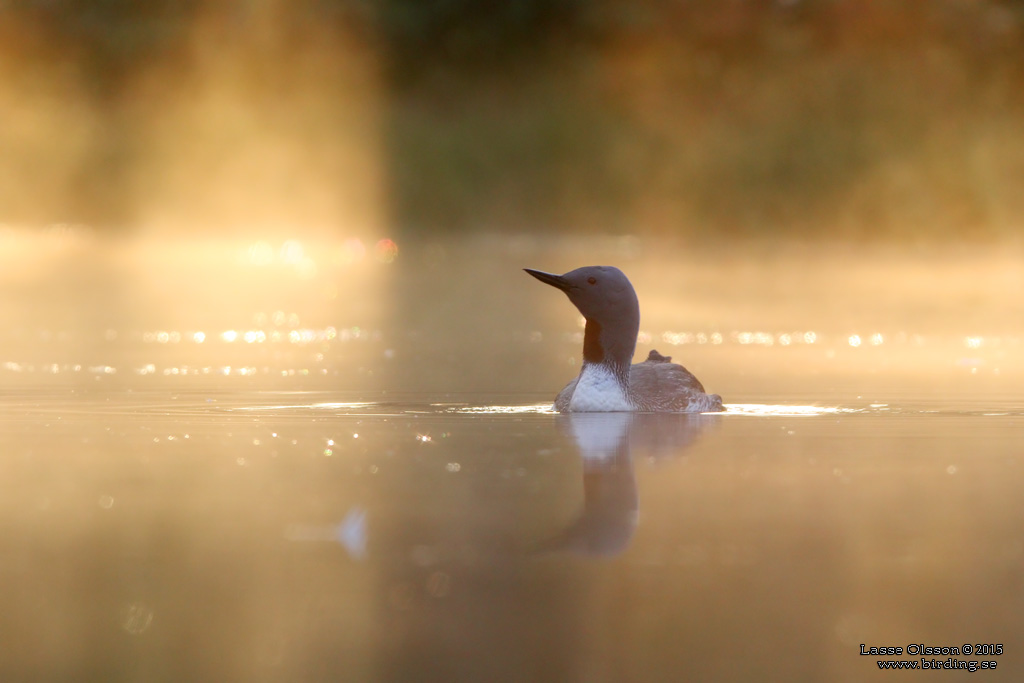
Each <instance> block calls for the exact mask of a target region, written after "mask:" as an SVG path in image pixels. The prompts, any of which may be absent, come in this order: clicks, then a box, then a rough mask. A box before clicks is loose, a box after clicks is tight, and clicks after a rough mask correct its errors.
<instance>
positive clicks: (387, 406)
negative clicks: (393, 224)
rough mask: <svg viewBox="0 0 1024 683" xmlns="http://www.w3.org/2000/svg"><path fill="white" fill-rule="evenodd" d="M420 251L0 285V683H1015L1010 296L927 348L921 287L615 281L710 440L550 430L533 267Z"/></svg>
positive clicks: (571, 328)
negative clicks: (989, 665)
mask: <svg viewBox="0 0 1024 683" xmlns="http://www.w3.org/2000/svg"><path fill="white" fill-rule="evenodd" d="M517 244H518V243H517ZM485 246H486V245H485ZM513 246H514V245H513ZM613 246H615V245H613ZM621 246H622V245H618V246H615V248H616V249H618V248H619V247H621ZM438 249H440V251H438ZM447 249H448V251H445V250H444V249H441V248H440V247H429V248H428V247H424V248H423V249H422V250H421V251H420V252H418V253H419V254H420V255H421V257H422V259H421V261H420V262H416V263H418V265H416V264H414V265H411V266H408V267H407V268H405V269H397V268H396V269H392V270H387V268H390V267H391V266H384V265H379V266H374V267H372V268H370V267H369V266H367V267H366V269H365V270H364V271H361V272H360V273H357V275H358V277H356V275H352V277H355V278H356V279H355V280H353V281H351V282H350V281H349V280H346V279H345V278H346V277H349V275H345V272H347V271H344V268H343V267H342V266H341V265H336V266H330V264H326V265H325V264H324V263H323V262H321V263H320V264H319V270H318V271H317V270H315V269H314V270H315V272H313V274H310V271H309V270H308V267H307V269H306V270H294V269H291V268H290V266H289V267H285V266H282V267H281V268H280V270H279V271H267V270H256V271H253V270H252V268H255V266H251V264H250V265H246V266H245V267H242V266H237V264H236V266H231V267H232V268H236V267H237V272H236V271H231V277H229V278H227V279H225V280H204V278H203V275H204V274H211V273H214V272H218V270H219V269H224V268H226V266H224V261H223V259H221V260H218V259H215V258H214V259H211V264H212V265H209V266H203V265H202V263H199V265H196V263H197V261H196V259H195V258H193V257H189V258H187V259H185V260H184V261H183V263H186V264H188V266H189V267H190V268H193V270H194V272H193V271H192V270H188V268H185V266H181V265H174V263H177V262H173V263H172V264H171V265H168V263H163V264H162V265H161V263H162V262H161V263H156V265H153V264H152V263H151V264H150V266H151V268H149V269H144V268H141V267H137V266H135V265H131V264H134V263H135V261H131V260H129V261H123V262H122V261H118V260H117V259H113V257H109V258H111V259H113V261H114V262H116V263H122V266H121V267H122V271H121V272H118V271H117V269H116V268H113V267H112V266H111V264H110V263H109V262H106V263H105V265H103V267H102V268H101V267H100V266H99V265H96V264H97V263H100V264H104V261H103V258H107V257H103V258H101V257H98V256H95V254H94V257H95V258H93V259H92V260H86V261H85V262H84V263H86V264H87V265H85V266H80V265H79V266H74V267H71V268H70V269H69V270H61V269H59V268H56V267H55V266H54V267H53V268H52V269H50V270H47V271H45V272H47V273H50V275H51V277H50V278H49V279H46V278H42V277H37V276H33V275H30V274H27V271H25V272H21V274H20V275H19V271H17V270H13V271H12V270H8V271H5V273H6V274H5V276H4V277H5V278H7V280H5V289H4V292H5V293H4V295H3V296H2V297H0V314H2V315H3V316H4V319H5V320H6V321H8V322H9V323H10V324H9V325H7V326H6V327H5V328H4V329H3V330H2V331H0V352H2V354H3V357H0V363H3V366H2V367H0V378H2V379H3V384H2V385H0V386H2V393H0V510H2V513H0V524H2V525H3V533H2V535H0V579H2V582H3V586H4V590H3V591H2V592H0V634H2V639H3V643H4V647H3V648H2V651H0V674H2V675H0V678H2V679H3V680H12V681H13V680H54V681H64V680H126V681H152V680H167V681H180V680H218V681H297V680H346V681H347V680H352V681H392V680H393V681H408V680H438V681H454V680H473V681H477V680H495V681H542V680H551V681H629V680H636V681H648V680H666V681H667V680H671V681H676V680H722V681H751V680H795V681H862V680H866V679H870V678H874V677H875V676H878V677H883V676H888V677H893V676H901V677H915V676H921V675H922V673H920V672H918V673H911V672H901V673H892V672H880V671H879V669H878V664H877V662H878V661H879V660H880V659H881V660H890V659H891V660H897V659H907V660H917V661H920V659H921V658H920V657H877V656H876V657H872V656H861V655H860V654H859V652H860V647H861V644H862V643H863V644H865V645H866V646H869V647H870V646H877V647H890V646H893V647H903V648H906V647H907V645H908V644H923V645H925V646H929V647H931V646H957V647H962V646H963V645H964V644H965V643H968V644H970V645H971V646H974V645H976V644H989V643H992V644H1002V646H1003V654H1001V655H998V656H996V655H992V656H981V655H961V656H959V657H953V659H957V660H962V661H964V662H967V661H971V662H976V661H996V662H997V663H998V666H997V669H996V670H995V671H979V672H977V673H973V674H972V673H969V672H967V671H966V670H958V671H945V672H943V673H941V674H939V673H936V672H932V673H931V674H930V675H931V677H932V678H934V677H938V676H941V677H942V679H943V680H976V679H977V680H1006V681H1009V680H1020V676H1021V672H1022V671H1024V652H1022V649H1024V646H1022V645H1021V642H1022V641H1024V616H1022V615H1024V575H1022V569H1024V507H1022V506H1021V505H1020V491H1021V490H1022V489H1024V461H1022V452H1021V443H1022V441H1021V436H1022V434H1024V399H1021V397H1020V394H1019V387H1020V386H1021V379H1022V374H1024V373H1022V372H1021V363H1020V361H1019V356H1020V353H1019V351H1020V347H1021V341H1020V340H1021V338H1022V335H1021V330H1020V329H1019V327H1017V322H1016V321H1017V320H1020V319H1021V318H1020V317H1012V316H1010V315H1009V314H1010V313H1014V312H1016V311H1017V310H1018V307H1019V303H1018V302H1017V299H1016V298H1015V296H1010V295H1009V294H999V295H994V298H992V299H991V300H990V299H986V298H985V292H989V291H993V290H992V288H991V285H992V280H991V278H997V279H1000V281H1002V280H1011V281H1012V280H1013V278H1015V277H1018V276H1019V272H1018V270H1017V269H1016V268H1017V266H1015V265H1006V264H1005V263H1004V265H1003V266H1001V268H1002V269H1001V270H1000V267H994V268H991V269H989V270H984V269H981V268H979V269H978V271H977V272H978V273H986V272H987V273H989V274H988V275H987V276H979V278H980V279H978V280H975V281H972V282H975V285H974V287H975V289H973V290H970V288H969V287H968V290H970V291H966V292H961V294H962V296H963V297H964V299H963V300H962V301H961V300H956V301H953V303H954V304H955V305H956V306H958V307H959V308H957V309H956V311H957V314H956V315H953V316H951V317H949V318H947V317H943V316H939V315H936V314H934V311H932V312H929V311H931V309H926V308H922V307H921V306H922V303H921V302H922V301H926V298H924V297H923V295H922V294H921V292H922V291H925V290H928V291H931V290H934V289H935V288H936V287H941V286H948V287H949V288H950V289H951V290H952V289H955V287H954V286H953V285H942V284H941V282H945V281H946V280H945V279H942V278H948V277H949V273H950V268H949V267H947V268H946V269H945V270H944V275H943V276H942V278H938V279H936V280H935V281H931V280H927V278H926V280H925V281H924V283H923V284H922V283H920V282H918V283H917V284H914V283H915V282H916V280H914V279H913V278H910V279H909V280H907V281H906V282H909V283H910V284H908V285H907V288H906V290H905V291H903V292H902V294H900V295H899V296H891V297H890V298H888V299H883V298H879V299H876V300H875V302H876V304H875V305H868V304H867V303H865V301H866V299H865V298H864V297H865V296H866V295H865V293H864V289H867V290H870V291H871V292H875V293H877V291H878V289H877V288H876V289H872V288H873V287H876V285H877V287H878V288H882V284H879V283H876V280H878V279H879V278H880V279H881V283H884V285H885V287H888V288H889V289H890V290H891V289H892V286H893V283H894V281H895V280H894V279H893V277H892V276H893V275H894V274H896V273H906V272H917V273H918V274H917V276H915V277H917V278H921V277H925V276H923V275H921V272H919V271H921V269H922V268H923V266H922V265H921V263H920V262H919V261H915V260H914V259H910V260H909V261H899V260H896V261H894V262H893V263H891V264H889V265H888V266H884V264H883V266H878V265H877V264H876V265H873V266H872V267H871V268H866V267H865V268H866V270H864V269H863V268H862V270H861V271H858V272H852V271H851V270H842V269H839V270H835V271H833V270H830V268H835V267H837V266H836V264H838V263H841V262H843V260H844V259H843V258H837V259H836V260H835V261H833V262H832V263H831V264H827V265H825V266H809V267H812V268H819V270H818V271H815V273H817V274H815V273H811V274H810V275H808V274H807V273H806V272H803V271H801V270H800V268H799V267H797V266H799V265H800V264H806V261H805V260H804V259H803V258H802V257H800V258H796V257H791V258H786V259H783V260H782V261H780V262H779V263H778V264H775V265H772V264H767V265H766V264H764V263H762V264H761V265H760V266H758V269H757V272H756V273H746V275H744V274H743V273H745V272H746V271H742V270H736V269H735V268H734V270H733V274H734V275H735V277H732V278H728V279H727V282H728V283H731V284H727V285H726V287H725V289H726V291H725V292H724V293H723V291H722V288H721V287H711V286H707V287H705V286H703V285H704V284H705V283H704V278H706V277H709V276H710V275H709V274H710V273H711V271H710V270H708V267H707V266H702V265H701V264H702V263H703V260H701V259H694V260H691V261H687V263H688V264H689V265H690V266H692V270H687V271H686V272H687V273H689V275H687V274H679V273H677V271H676V270H673V269H672V268H669V267H668V266H664V267H663V268H662V269H661V270H660V271H659V270H658V268H659V266H658V264H659V261H658V260H657V259H655V260H653V261H652V260H650V259H649V258H647V257H643V256H642V255H639V256H638V255H634V256H632V257H625V256H623V257H621V258H620V262H621V259H625V261H626V263H625V265H624V266H623V267H624V268H626V269H627V272H629V271H628V267H629V266H630V265H631V264H632V267H633V270H634V271H635V272H638V273H641V275H640V277H638V278H636V279H637V280H639V282H638V283H637V284H638V289H639V290H640V299H641V305H642V306H644V302H645V301H650V302H651V303H650V306H649V307H648V309H649V313H645V323H644V325H645V328H644V329H645V332H644V334H645V335H646V337H642V339H641V344H640V348H639V349H638V353H639V355H646V350H647V349H648V348H651V347H655V348H659V350H662V351H663V352H665V353H672V354H673V355H675V356H676V357H677V359H678V360H683V362H685V363H686V364H687V365H688V366H689V367H690V368H691V369H692V370H694V371H695V372H696V374H697V375H698V376H700V377H701V378H702V380H703V381H704V382H705V384H706V385H707V386H708V388H709V389H710V390H712V391H716V392H719V393H721V394H722V395H723V396H724V397H725V400H726V403H727V404H728V411H727V412H726V413H724V414H715V415H636V416H629V415H582V416H560V415H557V414H554V413H552V412H551V411H550V408H549V406H550V403H549V401H550V400H551V398H552V396H553V395H554V393H555V392H556V391H557V389H558V388H560V386H561V385H562V384H563V383H564V382H565V381H566V380H567V379H569V378H570V377H571V376H572V375H573V374H574V373H575V372H576V369H575V367H574V365H573V363H574V362H576V361H575V359H578V354H579V343H580V340H579V335H580V330H579V327H578V325H577V322H576V319H575V315H574V313H573V311H572V310H571V308H570V307H569V305H568V303H567V302H565V301H564V300H563V299H562V298H558V297H554V296H552V294H553V293H552V292H549V291H545V290H544V289H542V288H539V287H533V284H534V283H532V282H531V281H529V279H528V278H526V276H522V277H521V278H519V275H520V274H518V273H517V272H516V270H515V268H516V267H519V266H535V267H539V268H546V269H550V270H558V269H559V268H558V267H557V263H553V261H556V260H557V261H559V262H560V261H562V260H565V261H569V259H568V258H564V259H563V258H562V256H564V254H559V253H555V256H557V257H558V258H557V259H556V258H555V256H552V255H551V253H548V252H545V251H543V250H542V249H540V248H539V247H536V248H533V247H530V246H529V245H526V246H523V245H522V244H519V246H518V247H516V249H518V250H519V251H518V252H517V251H516V250H515V249H511V248H510V249H506V250H505V252H507V253H505V254H504V255H503V256H501V257H494V256H490V257H488V256H487V254H489V253H491V252H489V251H488V249H487V248H484V247H476V248H474V249H471V250H470V251H469V256H472V257H473V258H469V257H466V256H465V255H462V256H457V257H456V256H455V255H453V254H455V253H456V249H455V247H452V246H451V245H449V246H448V247H447ZM408 251H409V250H407V251H406V252H403V254H406V255H408ZM241 253H248V252H245V251H244V250H243V251H242V252H241ZM445 254H448V255H447V256H445ZM719 256H720V255H719ZM645 258H646V259H647V260H644V259H645ZM679 258H685V257H683V256H679ZM445 259H447V261H444V260H445ZM474 259H476V260H474ZM581 259H585V260H586V261H593V262H600V261H604V262H615V261H614V260H613V258H611V257H609V255H608V254H594V255H583V256H579V257H577V258H573V259H572V260H571V262H567V263H565V266H564V268H562V269H568V268H570V267H575V266H577V265H580V264H581V263H580V260H581ZM631 259H632V260H631ZM723 259H724V257H723ZM439 260H440V261H444V262H445V263H447V266H446V267H447V268H448V269H449V270H450V271H451V272H448V273H446V274H445V275H444V276H442V275H440V274H439V270H438V268H439V267H438V266H437V263H436V262H437V261H439ZM720 260H721V259H720ZM725 260H727V259H725ZM755 261H756V259H755ZM855 262H856V261H855ZM12 263H13V262H12ZM169 263H170V262H169ZM858 263H859V262H858ZM951 263H953V264H954V265H956V264H960V261H957V260H951ZM88 264H92V265H88ZM124 264H128V265H124ZM51 265H52V264H51ZM641 265H644V266H646V267H645V268H641ZM733 265H734V266H735V264H733ZM307 266H308V264H307ZM259 267H260V268H262V267H263V266H259ZM346 267H347V266H346ZM957 267H960V266H957ZM76 268H78V270H76ZM701 268H703V270H701ZM878 268H882V271H879V270H878ZM885 268H888V270H885ZM915 268H917V269H918V270H916V271H915V270H914V269H915ZM229 270H230V269H229ZM854 270H856V269H854ZM968 270H969V268H968V267H967V266H963V267H962V269H961V271H956V268H953V272H954V273H955V272H963V273H966V272H968ZM143 271H145V273H146V275H145V276H143V275H142V274H141V273H142V272H143ZM186 271H187V272H188V273H189V275H188V277H185V276H184V275H183V273H184V272H186ZM506 271H507V272H508V276H507V278H506V277H505V275H501V276H500V277H498V278H497V279H496V280H489V279H488V278H489V277H491V276H493V274H494V273H505V272H506ZM652 272H653V273H659V272H660V273H662V274H663V275H664V276H665V279H663V280H662V284H661V285H660V286H655V285H654V284H652V283H651V282H650V281H649V278H650V277H651V275H650V273H652ZM826 272H828V273H831V274H832V275H835V274H836V273H838V275H835V277H836V278H837V280H838V281H839V284H836V282H835V281H833V280H827V282H829V283H831V288H808V287H804V286H803V284H806V283H805V282H804V278H811V279H812V280H813V279H814V278H819V279H821V278H824V275H823V273H826ZM922 272H923V271H922ZM972 272H973V271H972ZM12 273H13V274H12ZM643 273H646V275H644V274H643ZM673 273H674V275H673ZM880 273H881V274H880ZM992 273H995V274H994V275H993V274H992ZM87 276H88V277H87ZM93 276H95V278H93ZM211 277H212V276H211ZM246 277H248V278H250V279H249V280H246V279H245V278H246ZM985 277H988V278H989V279H985ZM19 278H20V279H19ZM517 278H518V279H517ZM687 278H691V279H689V280H688V279H687ZM122 279H123V281H122ZM645 279H647V281H646V282H645ZM124 282H128V283H131V284H134V285H137V286H136V287H134V288H132V287H124V286H122V285H123V284H124ZM210 282H214V284H213V285H211V284H210ZM353 282H354V283H356V284H353ZM467 282H469V283H472V286H466V283H467ZM963 282H967V280H966V279H965V280H963V281H961V284H962V283H963ZM666 283H669V284H666ZM757 283H761V284H762V286H760V287H758V286H756V285H757ZM851 283H853V284H851ZM872 283H876V284H872ZM15 285H17V287H16V286H15ZM18 287H20V289H19V288H18ZM667 288H671V289H672V291H677V292H679V293H680V295H679V302H678V304H674V305H673V304H671V303H665V302H664V301H661V300H662V299H666V298H668V299H671V297H668V296H667V293H666V290H667ZM741 290H742V291H741ZM958 291H959V290H958ZM1000 291H1001V290H1000ZM1007 291H1008V290H1007ZM645 292H647V293H649V295H648V296H645ZM783 294H784V295H785V296H782V295H783ZM723 297H730V298H731V299H732V300H734V301H736V302H737V303H736V304H735V305H734V306H728V305H727V304H728V301H723ZM794 297H796V299H794ZM87 302H94V303H92V304H90V303H87ZM95 302H100V303H99V304H97V303H95ZM971 302H973V303H971ZM951 305H952V304H951ZM648 309H645V310H648ZM711 311H720V312H719V313H711ZM460 320H461V321H462V322H460ZM772 321H775V323H773V322H772ZM776 323H777V324H776ZM261 335H262V336H261ZM949 658H950V657H949V655H945V656H939V657H935V658H934V659H936V660H937V661H940V662H943V661H946V660H947V659H949ZM929 659H932V658H929ZM925 675H926V676H927V675H928V674H925Z"/></svg>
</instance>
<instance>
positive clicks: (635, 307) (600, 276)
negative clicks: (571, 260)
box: [524, 266, 640, 366]
mask: <svg viewBox="0 0 1024 683" xmlns="http://www.w3.org/2000/svg"><path fill="white" fill-rule="evenodd" d="M524 270H525V271H526V272H527V273H529V274H530V275H532V276H533V277H535V278H537V279H538V280H540V281H541V282H543V283H546V284H549V285H551V286H552V287H556V288H557V289H560V290H562V291H563V292H565V294H566V296H568V297H569V301H571V302H572V303H573V304H574V305H575V306H576V308H577V309H579V312H580V313H581V314H583V317H584V318H586V320H587V327H586V331H585V334H584V339H583V360H585V361H589V362H592V363H600V362H609V361H611V362H613V363H615V364H617V365H623V364H625V365H626V366H628V365H629V363H630V361H631V360H632V358H633V351H634V350H635V349H636V335H637V332H638V331H639V330H640V304H639V303H638V302H637V298H636V291H635V290H634V289H633V285H632V284H630V282H629V279H628V278H627V277H626V275H625V274H624V273H623V272H622V271H621V270H619V269H618V268H615V267H613V266H584V267H583V268H577V269H576V270H570V271H569V272H568V273H566V274H564V275H555V274H553V273H545V272H543V271H540V270H531V269H529V268H524Z"/></svg>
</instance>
